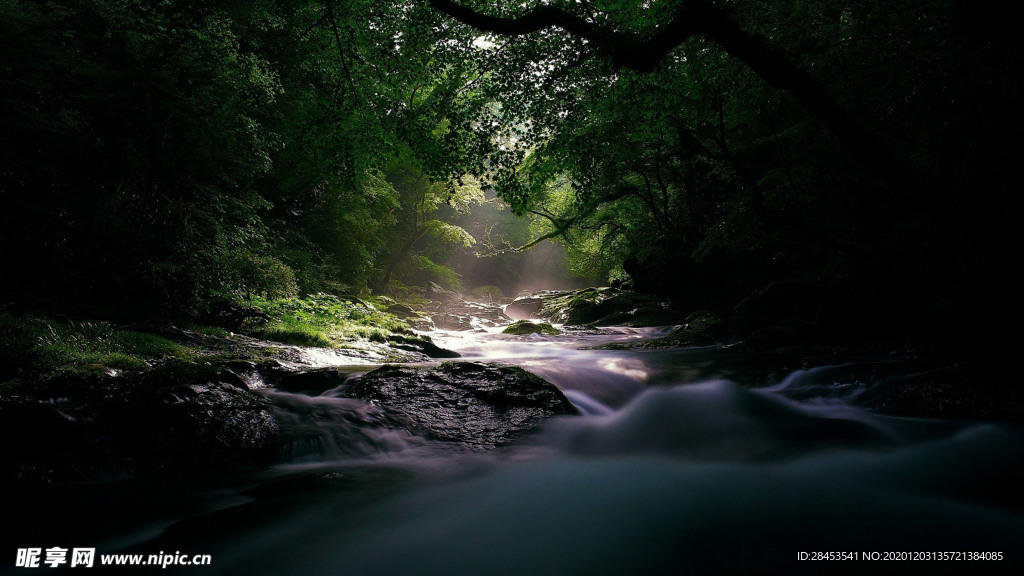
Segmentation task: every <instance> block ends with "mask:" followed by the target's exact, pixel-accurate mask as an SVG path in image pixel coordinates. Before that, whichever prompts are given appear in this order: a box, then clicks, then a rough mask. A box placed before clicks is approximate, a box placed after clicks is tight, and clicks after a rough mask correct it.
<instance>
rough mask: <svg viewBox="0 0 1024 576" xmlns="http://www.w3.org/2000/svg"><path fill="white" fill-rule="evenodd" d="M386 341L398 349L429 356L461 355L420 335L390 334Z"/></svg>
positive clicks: (451, 356)
mask: <svg viewBox="0 0 1024 576" xmlns="http://www.w3.org/2000/svg"><path fill="white" fill-rule="evenodd" d="M388 343H389V344H391V346H392V347H394V348H398V349H399V350H408V351H410V352H419V353H420V354H424V355H426V356H429V357H430V358H458V357H460V356H461V354H459V353H458V352H455V351H452V350H448V349H446V348H441V347H440V346H438V345H437V344H434V343H433V342H432V341H431V340H430V338H425V337H421V336H398V335H396V336H390V337H389V338H388Z"/></svg>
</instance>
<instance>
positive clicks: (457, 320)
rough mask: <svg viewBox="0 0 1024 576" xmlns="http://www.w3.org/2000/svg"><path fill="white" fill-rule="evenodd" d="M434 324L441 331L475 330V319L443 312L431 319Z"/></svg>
mask: <svg viewBox="0 0 1024 576" xmlns="http://www.w3.org/2000/svg"><path fill="white" fill-rule="evenodd" d="M430 319H431V320H432V321H433V322H434V326H435V327H437V328H440V329H441V330H472V329H473V318H472V317H470V316H462V315H459V314H452V313H450V312H441V313H438V314H434V315H433V316H431V317H430Z"/></svg>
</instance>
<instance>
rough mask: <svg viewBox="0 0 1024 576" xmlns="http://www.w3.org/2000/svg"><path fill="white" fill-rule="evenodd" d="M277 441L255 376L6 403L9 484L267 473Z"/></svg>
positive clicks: (163, 380) (115, 387) (156, 374)
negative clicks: (252, 382) (254, 387)
mask: <svg viewBox="0 0 1024 576" xmlns="http://www.w3.org/2000/svg"><path fill="white" fill-rule="evenodd" d="M67 389H68V390H70V389H72V386H70V385H69V386H68V387H67ZM277 431H278V427H277V422H276V420H275V419H274V416H273V414H272V413H271V411H270V407H269V403H268V402H267V401H266V400H265V399H264V398H263V397H262V396H260V395H259V394H257V393H255V392H252V391H250V390H249V389H248V387H247V385H246V377H245V375H242V374H238V373H236V372H235V371H233V370H231V369H229V368H227V367H225V366H208V365H176V366H168V367H164V368H158V369H154V370H152V371H150V372H147V373H145V374H143V375H141V376H139V377H137V378H132V379H128V377H125V376H121V377H118V378H108V379H106V380H105V381H103V382H102V383H96V382H92V383H91V384H90V385H88V386H83V387H82V389H81V390H80V391H78V392H72V393H69V394H68V395H67V396H64V397H60V398H55V399H52V401H47V400H45V399H42V398H38V397H37V398H26V397H19V398H10V397H8V398H3V399H2V400H0V438H2V439H3V440H2V441H0V477H2V479H4V480H18V481H25V482H30V483H39V482H42V483H54V484H70V483H78V482H102V481H111V480H121V479H128V478H133V477H138V476H146V475H152V474H156V473H160V474H166V473H196V472H205V471H209V470H216V469H222V468H225V467H231V466H239V465H257V464H263V463H267V462H270V461H272V460H273V458H274V457H275V455H276V452H277V444H276V435H277ZM15 439H16V440H15Z"/></svg>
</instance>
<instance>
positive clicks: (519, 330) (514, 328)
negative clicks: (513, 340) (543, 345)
mask: <svg viewBox="0 0 1024 576" xmlns="http://www.w3.org/2000/svg"><path fill="white" fill-rule="evenodd" d="M501 333H502V334H515V335H517V336H525V335H527V334H544V335H547V336H556V335H558V334H561V332H559V330H558V328H555V327H554V326H552V325H551V324H549V323H547V322H539V323H538V322H530V321H529V320H519V321H518V322H513V323H512V324H510V325H509V326H508V327H507V328H505V329H504V330H502V331H501Z"/></svg>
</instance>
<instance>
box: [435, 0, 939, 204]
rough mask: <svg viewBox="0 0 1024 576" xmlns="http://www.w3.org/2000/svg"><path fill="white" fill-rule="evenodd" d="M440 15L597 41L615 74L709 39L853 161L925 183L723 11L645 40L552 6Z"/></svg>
mask: <svg viewBox="0 0 1024 576" xmlns="http://www.w3.org/2000/svg"><path fill="white" fill-rule="evenodd" d="M428 2H429V3H430V5H431V6H432V7H433V8H435V9H436V10H438V11H440V12H443V13H444V14H447V15H449V16H451V17H452V18H454V19H456V20H458V21H459V22H462V23H464V24H467V25H469V26H472V27H474V28H477V29H479V30H482V31H485V32H491V33H494V34H500V35H505V36H521V35H524V34H530V33H532V32H538V31H540V30H544V29H546V28H560V29H562V30H565V31H566V32H568V33H569V34H572V35H574V36H578V37H581V38H585V39H587V40H589V41H591V42H592V43H593V44H594V45H595V47H597V48H598V49H599V50H601V51H602V52H604V53H606V54H608V55H609V56H611V58H612V61H613V62H614V63H615V65H616V66H619V67H623V68H629V69H632V70H636V71H637V72H641V73H647V72H651V71H653V70H654V69H655V68H656V67H657V66H658V64H659V63H660V62H661V61H662V60H663V59H664V58H665V57H667V56H668V55H669V54H670V53H671V52H672V51H673V50H674V49H675V48H676V47H678V46H679V45H681V44H683V43H684V42H686V41H687V40H689V39H690V38H692V37H693V36H695V35H698V34H700V35H703V36H704V37H706V38H708V39H709V40H711V41H712V42H714V43H716V44H718V45H719V46H721V47H722V49H724V50H725V51H726V52H728V53H729V54H731V55H732V56H734V57H736V58H737V59H739V60H740V61H742V62H743V63H744V64H746V65H747V66H749V67H750V69H751V70H753V71H754V72H755V73H756V74H757V75H758V76H759V77H760V78H761V79H762V80H764V81H765V82H767V83H768V84H770V85H771V86H773V87H775V88H779V89H781V90H785V91H787V92H789V93H790V94H792V95H793V97H794V98H796V100H797V101H798V102H799V103H800V105H801V106H802V107H803V108H804V109H805V110H806V111H807V112H808V113H810V114H811V115H813V116H814V117H815V118H817V119H818V120H820V121H821V122H822V124H824V125H825V127H826V128H827V129H828V130H829V132H831V133H832V134H833V135H834V136H835V137H836V139H837V140H838V141H839V143H840V144H841V145H842V146H843V147H844V148H846V149H847V150H848V151H849V152H850V153H851V155H853V157H854V158H856V159H857V160H858V161H860V162H861V163H862V164H863V165H864V166H865V167H867V168H868V169H869V170H870V171H871V172H872V174H874V175H875V177H877V178H878V179H879V180H881V181H882V182H885V183H886V184H888V185H890V186H891V187H893V188H897V189H910V190H914V189H917V188H919V184H920V183H921V182H922V180H923V179H922V178H921V177H920V176H919V175H917V174H916V173H915V172H914V171H913V170H912V169H911V168H910V167H909V166H908V165H907V164H905V163H904V162H903V161H901V160H900V159H899V158H897V157H896V156H894V155H893V154H892V153H891V152H890V151H889V150H888V148H887V147H885V146H883V145H882V144H881V142H879V141H878V140H877V139H876V138H874V137H873V136H872V135H871V134H870V133H869V132H868V131H867V130H866V129H865V128H864V126H863V125H862V124H861V123H860V122H858V121H857V120H856V119H854V118H853V117H852V116H850V115H849V114H848V113H847V112H846V111H845V110H844V109H843V108H842V107H841V106H840V105H839V104H838V103H837V102H836V101H835V99H833V98H832V97H831V96H830V95H829V93H828V90H826V88H825V86H824V85H823V84H821V83H820V82H818V81H817V80H816V79H815V78H814V77H813V76H811V75H810V74H808V73H807V72H805V71H804V70H803V69H801V68H799V67H798V66H796V65H794V64H793V63H791V62H789V60H787V59H786V58H785V57H783V56H782V55H781V54H780V53H778V52H777V51H776V50H775V49H774V48H772V47H771V45H769V44H768V42H767V41H765V40H764V39H763V38H761V37H760V36H757V35H755V34H751V33H748V32H746V31H744V30H743V29H742V28H741V27H740V26H739V24H737V23H736V22H735V21H734V20H733V19H732V18H730V17H729V15H728V14H726V13H725V12H724V11H722V10H721V9H720V8H718V7H716V6H714V5H712V4H711V3H709V2H707V1H705V0H684V1H683V2H681V3H680V5H679V8H678V10H677V11H676V13H675V15H674V16H673V18H672V20H671V22H669V23H668V24H667V25H666V26H664V27H662V28H661V29H660V30H659V31H658V32H657V33H655V34H654V35H653V36H651V37H649V38H647V39H646V40H643V39H641V38H640V37H639V36H638V35H637V34H635V33H632V32H618V31H613V30H609V29H608V28H605V27H603V26H601V25H599V24H597V23H595V22H593V21H591V20H587V19H585V18H582V17H580V16H577V15H575V14H571V13H569V12H566V11H565V10H562V9H560V8H556V7H554V6H549V5H539V6H536V7H534V8H533V9H532V10H530V11H529V12H527V13H525V14H523V15H521V16H517V17H514V18H504V17H498V16H490V15H487V14H481V13H479V12H476V11H475V10H473V9H471V8H467V7H465V6H463V5H461V4H459V3H457V2H454V1H453V0H428Z"/></svg>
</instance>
